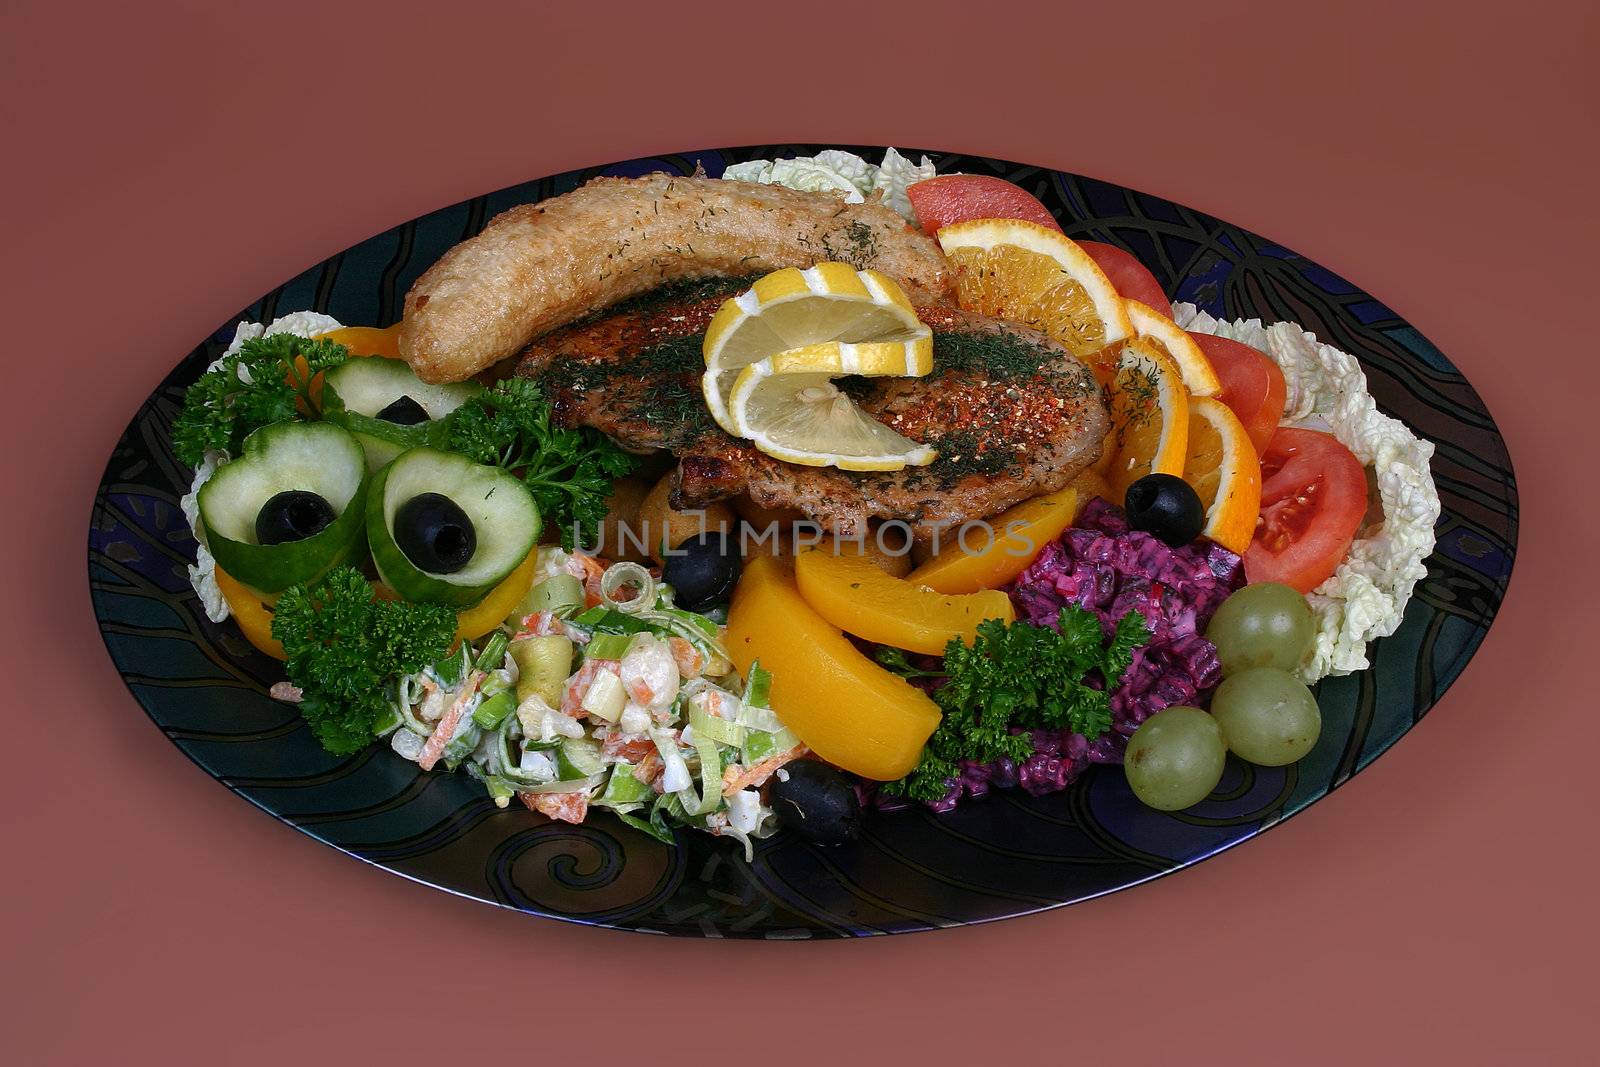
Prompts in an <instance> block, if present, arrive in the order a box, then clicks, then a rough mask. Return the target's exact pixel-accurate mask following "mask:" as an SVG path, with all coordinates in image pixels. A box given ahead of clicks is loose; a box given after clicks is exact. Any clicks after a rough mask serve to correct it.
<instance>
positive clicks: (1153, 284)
mask: <svg viewBox="0 0 1600 1067" xmlns="http://www.w3.org/2000/svg"><path fill="white" fill-rule="evenodd" d="M1078 247H1079V248H1081V249H1083V250H1084V251H1085V252H1087V253H1089V258H1090V259H1092V260H1094V261H1095V264H1096V265H1097V266H1099V268H1100V269H1101V270H1103V271H1105V274H1106V277H1107V278H1109V279H1111V287H1112V288H1114V289H1115V290H1116V291H1117V295H1118V296H1120V297H1122V298H1123V299H1124V300H1137V301H1139V303H1141V304H1148V305H1150V306H1151V307H1153V308H1155V309H1156V310H1157V311H1159V312H1161V314H1163V315H1165V316H1166V317H1167V318H1169V319H1170V318H1172V304H1171V303H1169V302H1168V300H1167V294H1166V291H1165V290H1163V289H1162V288H1161V283H1160V282H1158V281H1156V276H1155V275H1154V274H1151V273H1150V271H1149V270H1148V269H1147V268H1146V267H1145V265H1144V264H1143V263H1140V262H1139V257H1137V256H1135V255H1134V254H1133V253H1132V252H1127V251H1124V250H1123V249H1121V248H1118V247H1117V246H1116V245H1108V244H1103V243H1102V242H1100V241H1079V242H1078Z"/></svg>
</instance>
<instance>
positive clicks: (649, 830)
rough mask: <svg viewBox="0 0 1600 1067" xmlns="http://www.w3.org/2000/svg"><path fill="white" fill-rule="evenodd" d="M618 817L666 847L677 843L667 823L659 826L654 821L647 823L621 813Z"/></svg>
mask: <svg viewBox="0 0 1600 1067" xmlns="http://www.w3.org/2000/svg"><path fill="white" fill-rule="evenodd" d="M616 816H617V818H618V819H619V820H621V821H622V822H623V823H625V824H626V825H628V826H631V827H633V828H634V829H635V830H638V831H639V832H640V833H644V834H649V835H650V836H651V837H653V838H655V839H656V840H657V841H660V842H661V843H662V844H664V845H672V844H676V843H677V840H676V839H675V838H674V837H673V836H672V831H671V830H670V829H668V828H667V827H666V825H665V823H663V824H662V825H660V826H657V825H656V824H655V822H653V821H652V822H646V821H645V820H643V819H641V818H639V817H638V816H637V815H629V814H627V813H626V812H621V811H619V812H617V813H616Z"/></svg>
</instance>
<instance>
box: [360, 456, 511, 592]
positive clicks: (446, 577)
mask: <svg viewBox="0 0 1600 1067" xmlns="http://www.w3.org/2000/svg"><path fill="white" fill-rule="evenodd" d="M424 494H437V495H440V496H443V497H446V498H447V499H448V500H449V501H450V502H451V503H452V504H454V505H455V506H456V507H457V508H459V509H460V510H461V512H462V513H463V514H464V515H465V517H466V519H467V520H468V521H469V522H470V523H471V525H472V532H473V540H474V544H475V547H474V548H473V550H472V555H471V557H470V558H469V559H468V560H467V561H466V562H465V564H464V565H462V566H459V567H455V568H454V569H452V570H451V571H450V572H449V573H440V572H438V571H430V570H427V569H425V568H424V567H423V566H421V565H419V563H418V562H417V561H416V560H413V559H412V558H411V557H409V556H408V555H407V554H406V552H405V551H404V550H403V549H401V547H400V542H406V541H408V540H410V539H408V538H407V537H406V536H404V535H402V536H401V537H400V538H398V539H397V538H396V533H395V524H396V520H397V516H398V515H399V514H400V512H401V509H402V507H403V505H405V504H407V503H408V502H410V501H412V500H413V499H415V498H417V497H419V496H422V495H424ZM366 527H367V542H368V544H369V545H370V547H371V549H372V562H373V563H374V564H376V565H377V568H378V574H379V576H380V577H382V579H383V581H384V583H385V584H387V585H388V586H389V587H390V588H392V589H393V590H394V591H395V592H397V593H399V594H400V595H401V596H402V597H404V598H405V599H406V600H412V601H417V602H419V603H424V604H445V605H448V606H450V607H453V608H463V607H468V606H470V605H472V604H476V603H478V602H479V601H480V600H482V599H483V598H484V596H485V595H487V594H488V592H489V591H490V590H491V589H493V588H494V587H495V586H497V585H499V584H500V583H501V582H502V581H503V580H505V577H506V575H508V574H510V573H511V572H512V571H514V570H516V569H517V567H518V566H519V565H520V564H521V563H522V562H523V560H525V559H527V558H528V553H529V552H531V551H532V550H533V546H534V543H535V542H537V541H538V539H539V508H538V506H537V505H536V504H535V503H534V502H533V496H532V494H530V493H529V492H528V487H527V486H526V485H524V484H523V483H522V480H521V479H520V478H518V477H517V476H516V475H514V474H512V473H510V472H509V471H505V470H501V469H500V468H499V467H487V466H484V465H482V464H478V463H474V462H472V461H471V460H469V459H467V458H466V457H465V456H459V455H456V454H455V453H453V452H441V451H439V450H438V449H434V448H413V449H411V450H409V451H407V452H404V453H402V454H401V455H400V456H399V457H397V458H396V459H395V460H394V462H392V463H390V464H389V465H388V466H387V467H384V468H383V469H382V470H381V471H379V472H378V474H377V475H376V476H375V477H374V478H373V479H372V485H371V488H370V489H369V490H368V493H367V504H366Z"/></svg>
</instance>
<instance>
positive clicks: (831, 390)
mask: <svg viewBox="0 0 1600 1067" xmlns="http://www.w3.org/2000/svg"><path fill="white" fill-rule="evenodd" d="M833 373H834V372H820V373H803V372H792V371H791V372H789V373H778V372H777V371H775V370H774V369H773V361H772V360H770V359H764V360H761V361H760V362H758V363H752V364H750V365H749V366H748V367H745V368H744V369H743V370H741V371H739V372H738V374H737V376H736V377H735V379H734V385H733V389H732V391H731V394H730V396H729V400H728V412H729V415H730V416H731V417H732V420H733V422H734V424H735V429H734V433H735V434H737V435H738V436H740V437H746V438H749V440H750V443H751V444H753V445H755V446H756V447H757V448H758V449H760V450H761V451H762V452H765V453H766V454H767V455H769V456H771V457H773V458H774V459H781V460H783V461H784V462H786V463H799V464H802V465H804V466H807V467H838V468H840V469H841V470H847V471H897V470H900V469H902V468H904V467H908V466H910V467H920V466H923V465H924V464H928V463H932V462H933V459H934V456H935V455H937V453H936V452H935V451H934V450H933V449H931V448H929V447H928V446H927V445H920V444H918V443H917V442H915V441H913V440H911V439H910V438H908V437H904V436H902V435H900V434H898V433H896V432H895V431H893V430H891V429H889V427H887V426H885V425H884V424H883V423H881V422H879V421H878V420H877V419H874V418H872V417H871V416H869V415H867V414H866V413H865V412H863V411H862V410H861V409H860V408H858V407H856V405H855V402H854V401H853V400H851V399H850V398H849V397H848V396H846V395H845V394H844V393H843V392H841V391H840V390H839V387H838V386H836V385H834V384H833V382H832V381H830V380H829V379H830V378H831V377H832V374H833Z"/></svg>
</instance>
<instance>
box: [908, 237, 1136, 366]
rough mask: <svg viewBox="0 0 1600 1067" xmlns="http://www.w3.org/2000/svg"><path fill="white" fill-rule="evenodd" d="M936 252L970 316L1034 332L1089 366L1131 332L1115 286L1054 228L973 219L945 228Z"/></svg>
mask: <svg viewBox="0 0 1600 1067" xmlns="http://www.w3.org/2000/svg"><path fill="white" fill-rule="evenodd" d="M939 246H940V247H941V248H943V249H944V254H945V256H946V257H947V258H948V259H949V260H950V262H951V263H952V264H954V265H955V268H956V299H957V300H958V301H959V302H960V304H961V306H962V307H963V308H965V309H967V310H968V311H977V312H981V313H982V314H985V315H992V316H994V317H995V318H1000V319H1007V320H1009V321H1011V322H1020V323H1022V324H1023V325H1025V326H1032V327H1033V328H1034V329H1036V330H1038V331H1040V332H1041V333H1044V334H1046V335H1047V336H1049V337H1052V338H1054V339H1055V340H1057V341H1059V342H1060V343H1061V344H1063V345H1065V346H1066V347H1067V348H1068V349H1070V350H1071V351H1072V354H1073V355H1075V356H1077V357H1079V358H1080V359H1084V360H1086V361H1089V362H1091V365H1092V364H1093V363H1094V362H1095V360H1094V358H1093V357H1094V356H1095V354H1096V353H1098V352H1100V351H1101V350H1102V349H1105V348H1106V346H1107V345H1111V344H1115V343H1116V342H1117V341H1120V340H1122V339H1123V338H1125V337H1130V336H1132V334H1133V326H1132V324H1131V323H1130V322H1129V320H1128V311H1127V307H1126V306H1125V305H1124V303H1123V300H1122V298H1121V297H1120V296H1118V295H1117V290H1116V288H1115V287H1114V286H1112V284H1111V282H1110V281H1109V280H1108V279H1107V278H1106V276H1105V273H1104V272H1103V271H1101V269H1100V268H1099V267H1098V266H1097V265H1096V264H1095V261H1094V260H1093V259H1090V258H1089V253H1087V252H1085V251H1084V250H1083V249H1081V248H1079V247H1078V246H1077V244H1076V243H1075V242H1073V241H1072V240H1071V238H1068V237H1066V236H1065V235H1064V234H1062V233H1061V232H1059V231H1057V230H1052V229H1048V228H1046V227H1044V226H1040V225H1039V224H1038V223H1036V222H1023V221H1021V220H1019V219H973V220H972V221H970V222H958V223H955V224H954V225H951V226H946V227H944V228H943V229H941V230H940V231H939ZM1098 362H1100V363H1101V365H1102V366H1103V367H1105V366H1109V360H1106V359H1103V360H1100V361H1098Z"/></svg>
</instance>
